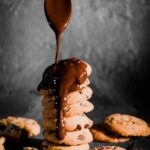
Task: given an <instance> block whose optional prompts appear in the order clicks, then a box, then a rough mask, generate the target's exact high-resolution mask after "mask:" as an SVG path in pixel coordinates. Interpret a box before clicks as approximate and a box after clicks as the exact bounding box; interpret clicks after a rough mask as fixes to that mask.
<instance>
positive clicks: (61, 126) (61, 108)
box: [38, 58, 87, 140]
mask: <svg viewBox="0 0 150 150" xmlns="http://www.w3.org/2000/svg"><path fill="white" fill-rule="evenodd" d="M86 67H87V65H86V64H85V63H83V62H82V61H80V60H79V59H76V58H70V59H67V60H63V61H59V63H58V64H53V65H51V66H49V67H48V68H47V69H46V70H45V72H44V74H43V79H42V81H41V83H40V84H39V86H38V91H40V90H41V89H45V90H49V89H52V91H53V92H52V94H53V95H55V99H56V100H55V101H56V104H55V106H56V109H57V119H58V122H57V127H58V130H57V138H58V139H60V140H62V139H64V137H65V135H66V130H65V122H64V113H65V108H66V105H67V99H66V98H67V95H68V93H70V92H73V91H76V90H79V86H78V85H79V84H83V83H84V82H85V80H86V79H87V72H86Z"/></svg>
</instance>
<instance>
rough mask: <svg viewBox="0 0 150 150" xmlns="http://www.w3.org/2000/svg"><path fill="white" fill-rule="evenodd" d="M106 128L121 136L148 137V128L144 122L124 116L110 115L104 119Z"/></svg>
mask: <svg viewBox="0 0 150 150" xmlns="http://www.w3.org/2000/svg"><path fill="white" fill-rule="evenodd" d="M104 125H105V126H106V128H107V129H108V130H110V131H112V132H114V133H116V134H119V135H122V136H126V137H127V136H148V135H150V127H149V125H148V123H146V122H145V121H144V120H142V119H140V118H137V117H134V116H131V115H126V114H112V115H110V116H108V117H106V118H105V120H104Z"/></svg>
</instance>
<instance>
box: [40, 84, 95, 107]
mask: <svg viewBox="0 0 150 150" xmlns="http://www.w3.org/2000/svg"><path fill="white" fill-rule="evenodd" d="M92 94H93V91H92V89H91V88H90V87H88V86H87V87H84V88H82V89H81V90H77V91H74V92H71V93H69V94H68V95H67V97H66V99H67V100H66V104H67V105H72V104H76V103H79V102H82V101H87V100H89V99H90V98H91V97H92ZM54 101H55V96H53V95H51V96H44V97H43V99H42V106H43V107H45V106H51V105H52V103H54Z"/></svg>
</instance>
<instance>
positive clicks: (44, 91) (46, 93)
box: [38, 62, 92, 95]
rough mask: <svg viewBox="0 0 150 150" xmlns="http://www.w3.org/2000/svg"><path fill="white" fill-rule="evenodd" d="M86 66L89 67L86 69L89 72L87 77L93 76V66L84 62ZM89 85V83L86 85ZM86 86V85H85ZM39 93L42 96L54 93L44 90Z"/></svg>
mask: <svg viewBox="0 0 150 150" xmlns="http://www.w3.org/2000/svg"><path fill="white" fill-rule="evenodd" d="M84 63H85V64H86V65H87V67H86V72H87V76H90V74H91V72H92V68H91V66H90V65H89V64H88V63H86V62H84ZM85 82H87V81H85ZM86 84H87V83H86ZM88 84H89V83H88ZM82 86H83V85H81V87H82ZM84 86H85V85H84ZM38 93H39V94H40V95H50V93H52V92H51V90H44V89H41V90H40V91H38Z"/></svg>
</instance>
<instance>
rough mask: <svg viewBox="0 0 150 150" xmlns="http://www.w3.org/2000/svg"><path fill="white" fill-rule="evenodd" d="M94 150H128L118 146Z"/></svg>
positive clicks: (95, 149) (95, 148)
mask: <svg viewBox="0 0 150 150" xmlns="http://www.w3.org/2000/svg"><path fill="white" fill-rule="evenodd" d="M93 150H126V149H124V148H122V147H118V146H102V147H94V149H93Z"/></svg>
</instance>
